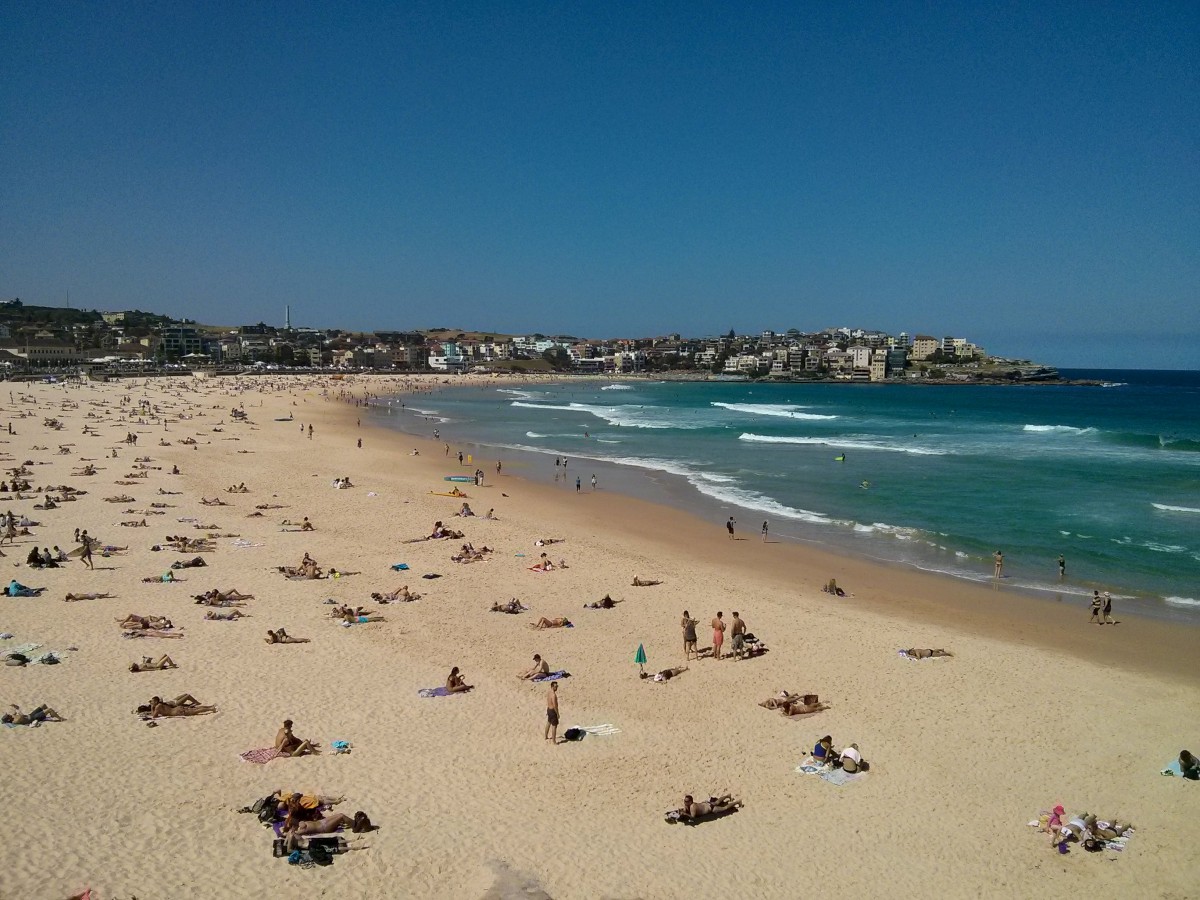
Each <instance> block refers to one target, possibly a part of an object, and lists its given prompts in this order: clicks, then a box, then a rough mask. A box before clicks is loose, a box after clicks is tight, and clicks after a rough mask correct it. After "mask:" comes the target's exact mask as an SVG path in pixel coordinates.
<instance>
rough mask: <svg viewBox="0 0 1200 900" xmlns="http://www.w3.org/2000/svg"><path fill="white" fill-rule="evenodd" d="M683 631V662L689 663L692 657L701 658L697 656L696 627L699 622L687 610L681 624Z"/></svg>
mask: <svg viewBox="0 0 1200 900" xmlns="http://www.w3.org/2000/svg"><path fill="white" fill-rule="evenodd" d="M679 625H680V627H681V628H682V629H683V661H684V662H687V661H688V660H690V659H692V657H696V658H699V657H698V656H697V654H696V625H697V621H696V620H695V619H693V618H692V614H691V613H690V612H688V611H687V610H686V609H685V610H684V611H683V620H682V621H681V622H680V623H679Z"/></svg>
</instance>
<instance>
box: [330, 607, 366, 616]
mask: <svg viewBox="0 0 1200 900" xmlns="http://www.w3.org/2000/svg"><path fill="white" fill-rule="evenodd" d="M365 614H366V613H365V612H364V611H363V608H362V607H361V606H353V607H352V606H335V607H334V608H333V609H331V610H330V611H329V616H330V618H333V619H345V618H347V617H354V616H361V615H365Z"/></svg>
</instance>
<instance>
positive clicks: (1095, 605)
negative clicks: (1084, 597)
mask: <svg viewBox="0 0 1200 900" xmlns="http://www.w3.org/2000/svg"><path fill="white" fill-rule="evenodd" d="M1103 605H1104V601H1103V600H1101V599H1100V592H1099V591H1092V617H1091V618H1090V619H1088V621H1089V622H1095V623H1096V624H1097V625H1103V624H1104V622H1103V621H1101V619H1100V609H1101V607H1102V606H1103Z"/></svg>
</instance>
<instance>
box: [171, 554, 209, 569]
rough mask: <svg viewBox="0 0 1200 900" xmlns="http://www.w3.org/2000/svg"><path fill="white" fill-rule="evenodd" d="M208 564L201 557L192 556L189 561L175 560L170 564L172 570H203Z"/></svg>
mask: <svg viewBox="0 0 1200 900" xmlns="http://www.w3.org/2000/svg"><path fill="white" fill-rule="evenodd" d="M207 565H208V563H206V562H205V561H204V557H203V556H193V557H192V558H191V559H177V560H175V562H173V563H171V568H172V569H203V568H204V567H205V566H207Z"/></svg>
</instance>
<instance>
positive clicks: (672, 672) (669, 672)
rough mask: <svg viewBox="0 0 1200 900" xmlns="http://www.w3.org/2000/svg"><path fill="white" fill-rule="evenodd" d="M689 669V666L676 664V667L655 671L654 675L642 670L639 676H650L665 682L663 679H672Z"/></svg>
mask: <svg viewBox="0 0 1200 900" xmlns="http://www.w3.org/2000/svg"><path fill="white" fill-rule="evenodd" d="M687 670H688V667H687V666H675V667H674V668H670V669H662V670H661V671H659V672H656V673H654V675H651V674H650V673H649V672H642V673H641V674H640V675H638V677H639V678H650V679H652V680H654V681H657V682H663V681H670V680H671V679H672V678H674V677H675V676H676V675H682V674H683V673H684V672H686V671H687Z"/></svg>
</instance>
